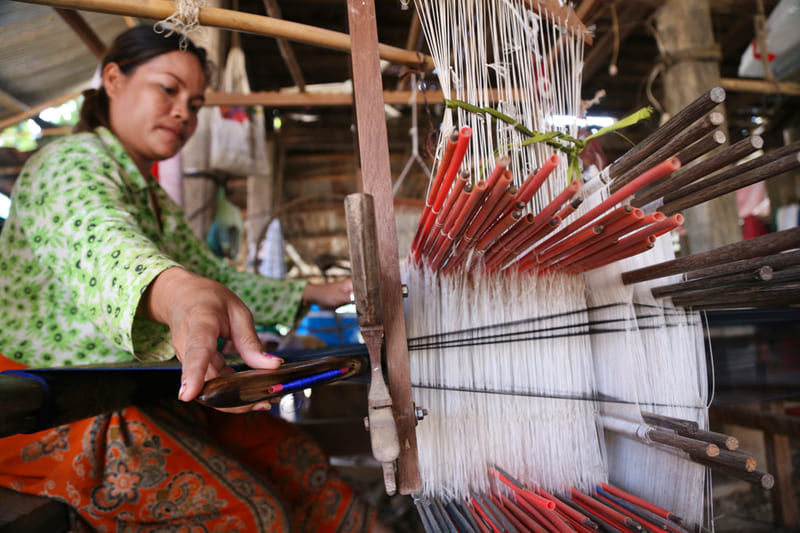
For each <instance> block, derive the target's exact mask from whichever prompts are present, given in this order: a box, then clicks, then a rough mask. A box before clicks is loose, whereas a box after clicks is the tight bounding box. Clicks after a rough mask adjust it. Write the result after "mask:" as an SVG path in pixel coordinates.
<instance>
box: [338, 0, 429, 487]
mask: <svg viewBox="0 0 800 533" xmlns="http://www.w3.org/2000/svg"><path fill="white" fill-rule="evenodd" d="M347 18H348V21H349V23H350V32H351V34H352V36H353V43H354V46H353V51H352V57H353V88H354V94H355V107H356V119H357V120H356V122H357V125H358V141H359V155H360V158H361V168H360V170H361V176H362V179H363V188H364V192H365V193H367V194H370V195H372V197H373V199H374V203H375V218H376V221H375V225H376V227H377V240H378V247H379V249H378V254H379V257H380V260H379V262H380V270H381V277H380V279H381V290H380V292H381V302H382V306H383V327H384V332H385V349H386V366H387V373H388V376H389V390H390V391H391V396H392V411H393V412H394V419H395V421H396V424H397V434H398V436H399V438H400V455H399V457H398V458H397V487H398V489H399V491H400V493H401V494H406V495H408V494H416V493H418V492H420V491H421V490H422V480H421V479H420V474H419V458H418V451H417V437H416V425H417V417H416V413H415V408H414V403H413V400H412V395H411V374H410V369H409V363H408V341H407V335H406V323H405V314H404V311H403V308H404V304H403V294H402V282H401V280H400V258H399V255H398V249H397V227H396V225H395V224H396V221H395V214H394V207H393V203H392V172H391V168H390V165H389V146H388V140H387V132H386V118H385V115H384V110H383V104H384V101H383V83H382V80H381V70H380V62H379V61H378V47H377V44H378V30H377V27H376V23H375V3H374V2H373V0H347ZM385 468H386V466H385V465H384V476H386V474H387V471H386V469H385ZM384 480H385V481H386V483H387V484H386V486H387V490H388V489H389V487H390V485H389V483H388V480H387V479H386V477H384Z"/></svg>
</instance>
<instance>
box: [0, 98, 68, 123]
mask: <svg viewBox="0 0 800 533" xmlns="http://www.w3.org/2000/svg"><path fill="white" fill-rule="evenodd" d="M80 95H81V91H77V92H74V93H69V94H65V95H64V96H59V97H58V98H53V99H52V100H48V101H47V102H45V103H43V104H39V105H37V106H34V107H31V108H29V109H27V110H26V111H24V112H22V113H19V114H17V115H14V116H12V117H8V118H6V119H3V120H0V131H2V130H4V129H5V128H7V127H8V126H13V125H14V124H17V123H19V122H22V121H23V120H26V119H29V118H31V117H34V116H36V115H38V114H39V113H41V112H42V111H44V110H45V109H48V108H50V107H55V106H58V105H61V104H63V103H64V102H69V101H70V100H74V99H75V98H77V97H79V96H80Z"/></svg>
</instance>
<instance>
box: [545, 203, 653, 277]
mask: <svg viewBox="0 0 800 533" xmlns="http://www.w3.org/2000/svg"><path fill="white" fill-rule="evenodd" d="M626 207H629V206H626ZM642 218H644V213H643V212H642V210H641V209H639V208H635V207H634V208H630V212H629V213H628V214H627V215H625V216H624V217H622V218H620V219H618V220H616V221H614V222H612V223H611V224H609V225H608V226H606V229H604V230H603V234H602V235H600V240H599V241H597V242H594V243H592V244H590V245H589V246H586V247H580V248H578V249H576V250H573V251H572V252H571V253H570V254H569V255H567V256H566V257H564V258H562V259H561V261H559V262H558V263H556V265H555V268H556V269H561V268H564V267H566V266H568V265H571V264H573V263H575V262H577V261H582V260H583V259H586V258H589V257H592V256H593V255H595V254H597V253H599V252H600V251H601V250H604V249H606V248H608V247H609V246H613V245H614V244H615V243H616V242H617V237H619V236H621V235H625V234H626V233H629V232H630V231H631V227H632V226H633V225H634V224H635V223H636V222H637V221H638V220H641V219H642Z"/></svg>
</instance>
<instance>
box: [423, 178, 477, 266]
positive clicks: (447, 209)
mask: <svg viewBox="0 0 800 533" xmlns="http://www.w3.org/2000/svg"><path fill="white" fill-rule="evenodd" d="M468 182H469V173H468V172H462V173H461V175H460V176H459V177H458V178H456V181H455V184H454V185H453V190H452V191H450V194H449V195H448V196H447V200H446V201H445V203H444V205H443V206H442V209H441V210H440V211H439V214H438V215H436V221H435V222H434V224H433V227H432V228H431V231H430V233H428V234H427V235H426V237H427V240H426V242H420V243H419V245H420V248H421V249H422V255H423V256H424V255H428V254H430V253H431V251H430V249H431V246H432V245H433V243H434V242H435V241H436V239H437V238H438V237H439V232H440V231H441V230H442V227H443V226H444V223H445V221H446V220H447V217H448V216H449V215H450V213H451V211H452V208H453V206H454V205H455V203H456V201H457V200H458V198H459V197H460V196H461V192H462V191H463V190H464V187H465V186H466V185H467V183H468Z"/></svg>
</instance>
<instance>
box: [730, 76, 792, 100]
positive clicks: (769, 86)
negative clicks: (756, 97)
mask: <svg viewBox="0 0 800 533" xmlns="http://www.w3.org/2000/svg"><path fill="white" fill-rule="evenodd" d="M720 86H721V87H722V88H723V89H725V90H726V91H731V92H734V93H735V92H739V93H756V94H776V95H777V94H782V95H784V96H800V83H798V82H795V81H776V82H772V81H765V80H753V79H744V78H722V80H721V81H720Z"/></svg>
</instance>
